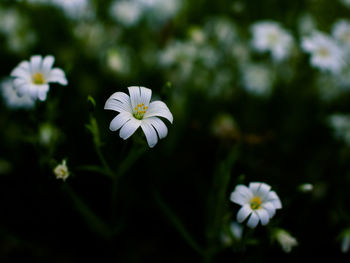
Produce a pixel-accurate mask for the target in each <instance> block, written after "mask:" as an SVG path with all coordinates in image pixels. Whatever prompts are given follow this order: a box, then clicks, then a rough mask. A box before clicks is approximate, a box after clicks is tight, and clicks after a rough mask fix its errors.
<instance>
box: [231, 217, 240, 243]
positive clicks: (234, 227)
mask: <svg viewBox="0 0 350 263" xmlns="http://www.w3.org/2000/svg"><path fill="white" fill-rule="evenodd" d="M230 230H231V234H232V236H233V237H234V238H235V239H236V240H241V239H242V235H243V226H242V225H241V224H239V223H237V222H235V221H233V222H231V224H230Z"/></svg>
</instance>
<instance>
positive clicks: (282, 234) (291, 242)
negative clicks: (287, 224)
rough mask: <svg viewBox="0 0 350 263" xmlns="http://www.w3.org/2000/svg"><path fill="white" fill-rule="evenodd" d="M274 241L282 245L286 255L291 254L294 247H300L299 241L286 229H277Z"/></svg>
mask: <svg viewBox="0 0 350 263" xmlns="http://www.w3.org/2000/svg"><path fill="white" fill-rule="evenodd" d="M273 237H274V239H275V240H277V242H278V243H279V244H280V245H281V247H282V249H283V251H284V252H286V253H290V252H291V251H292V249H293V247H295V246H297V245H298V241H297V240H296V238H295V237H293V236H292V235H291V234H290V233H288V232H287V231H286V230H284V229H277V230H276V231H275V232H274V236H273Z"/></svg>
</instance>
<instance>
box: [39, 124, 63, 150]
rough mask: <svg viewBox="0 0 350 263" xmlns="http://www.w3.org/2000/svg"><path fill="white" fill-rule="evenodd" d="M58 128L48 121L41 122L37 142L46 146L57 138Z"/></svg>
mask: <svg viewBox="0 0 350 263" xmlns="http://www.w3.org/2000/svg"><path fill="white" fill-rule="evenodd" d="M58 136H59V130H58V129H57V128H56V127H55V126H53V125H52V124H50V123H43V124H41V125H40V127H39V142H40V143H41V144H42V145H45V146H48V145H50V144H51V143H53V142H54V141H55V140H57V138H58Z"/></svg>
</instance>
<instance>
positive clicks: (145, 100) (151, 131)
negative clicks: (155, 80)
mask: <svg viewBox="0 0 350 263" xmlns="http://www.w3.org/2000/svg"><path fill="white" fill-rule="evenodd" d="M128 89H129V94H130V96H129V95H127V94H125V93H124V92H116V93H114V94H112V96H110V97H109V99H108V100H107V101H106V104H105V107H104V108H105V109H106V110H114V111H117V112H119V114H118V115H117V116H116V117H115V118H114V119H113V120H112V121H111V123H110V125H109V129H110V130H111V131H116V130H118V129H120V132H119V135H120V137H121V138H122V139H124V140H126V139H128V138H129V137H130V136H131V135H133V134H134V132H135V131H136V130H137V129H138V128H139V127H140V126H141V129H142V130H143V132H144V133H145V135H146V139H147V143H148V145H149V147H151V148H152V147H153V146H155V145H156V144H157V142H158V137H159V139H162V138H165V137H166V136H167V134H168V129H167V127H166V126H165V124H164V122H163V121H162V120H161V119H159V118H158V117H163V118H166V119H168V120H169V121H170V122H171V123H172V122H173V115H172V114H171V112H170V110H169V109H168V107H167V106H166V104H165V103H164V102H162V101H152V102H150V100H151V96H152V90H150V89H148V88H145V87H137V86H132V87H129V88H128Z"/></svg>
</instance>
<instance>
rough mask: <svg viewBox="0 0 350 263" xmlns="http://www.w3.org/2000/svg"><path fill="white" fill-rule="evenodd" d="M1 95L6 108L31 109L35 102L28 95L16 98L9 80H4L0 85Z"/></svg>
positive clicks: (14, 90) (11, 82)
mask: <svg viewBox="0 0 350 263" xmlns="http://www.w3.org/2000/svg"><path fill="white" fill-rule="evenodd" d="M0 86H1V93H2V96H3V98H4V101H5V103H6V105H7V107H8V108H11V109H31V108H33V107H34V104H35V101H34V100H33V99H32V97H30V96H29V95H28V94H26V95H24V96H18V94H17V92H16V89H15V88H14V86H13V81H12V80H11V79H5V80H3V81H2V82H1V83H0Z"/></svg>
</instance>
